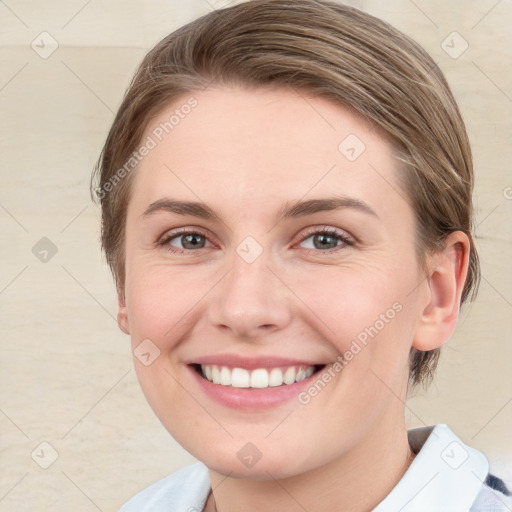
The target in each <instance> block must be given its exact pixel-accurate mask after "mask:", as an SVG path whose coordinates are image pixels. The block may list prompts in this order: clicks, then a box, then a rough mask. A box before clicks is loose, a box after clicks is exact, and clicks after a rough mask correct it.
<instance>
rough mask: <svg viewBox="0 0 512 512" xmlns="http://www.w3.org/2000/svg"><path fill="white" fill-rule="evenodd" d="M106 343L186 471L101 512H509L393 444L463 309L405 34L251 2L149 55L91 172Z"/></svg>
mask: <svg viewBox="0 0 512 512" xmlns="http://www.w3.org/2000/svg"><path fill="white" fill-rule="evenodd" d="M98 175H99V183H98V186H97V188H96V195H97V196H98V197H99V198H100V199H101V206H102V244H103V247H104V250H105V253H106V256H107V260H108V262H109V264H110V265H111V268H112V271H113V273H114V276H115V278H116V283H117V290H118V298H119V313H118V321H119V326H120V328H121V329H122V330H123V331H124V332H125V333H127V334H129V335H130V336H131V339H132V346H133V350H134V355H135V357H136V361H135V364H136V370H137V375H138V378H139V381H140V384H141V387H142V389H143V391H144V394H145V396H146V398H147V400H148V402H149V403H150V405H151V407H152V408H153V410H154V411H155V413H156V414H157V416H158V417H159V419H160V420H161V422H162V423H163V425H164V426H165V427H166V428H167V430H168V431H169V432H170V434H171V435H172V436H173V437H174V438H175V439H176V440H177V441H178V442H179V443H180V444H181V445H182V446H183V447H184V448H185V449H186V450H187V451H189V452H190V453H191V454H192V455H194V456H195V457H196V458H197V459H198V460H199V461H201V462H199V463H197V464H195V465H193V466H189V467H187V468H184V469H182V470H181V471H179V472H177V473H175V474H173V475H170V476H169V477H168V478H166V479H164V480H162V481H160V482H158V483H156V484H154V485H153V486H151V487H149V488H148V489H146V490H144V491H142V492H141V493H139V494H138V495H137V496H135V497H134V498H133V499H132V500H130V501H129V502H128V503H127V504H126V505H125V506H124V507H123V508H122V510H123V511H131V510H137V511H141V510H152V511H153V510H154V511H157V510H158V511H163V510H169V511H170V510H183V511H185V510H188V511H193V510H197V511H199V510H204V511H207V512H210V511H214V510H217V511H218V512H227V511H231V510H237V511H244V512H249V511H253V510H254V511H256V510H258V511H260V510H273V511H277V512H280V511H295V510H297V511H298V510H309V511H316V510H327V511H335V510H347V511H348V510H353V511H367V510H376V511H379V512H383V511H388V510H389V511H397V510H402V511H418V510H436V511H441V510H445V511H459V510H460V511H468V510H471V511H473V512H475V511H483V510H509V509H510V507H511V506H512V500H511V498H510V494H509V493H508V490H507V488H506V485H505V484H504V482H503V481H501V480H500V479H499V478H497V477H496V476H494V475H492V474H491V473H490V470H489V464H488V461H487V459H486V458H485V456H484V455H483V454H481V453H480V452H478V451H477V450H474V449H473V448H471V447H468V446H466V445H465V444H464V443H463V442H462V441H461V440H460V439H458V438H457V436H456V435H455V434H454V433H453V432H452V431H451V430H450V429H449V428H448V427H447V426H446V425H436V426H435V427H425V428H421V429H414V430H411V431H407V430H406V427H405V420H404V408H405V399H406V396H407V391H408V388H409V386H410V385H411V386H414V385H418V384H420V383H422V382H423V383H426V382H428V380H429V378H430V377H431V376H432V373H433V371H434V369H435V366H436V363H437V359H438V356H439V349H440V347H441V345H443V343H444V342H446V341H447V339H448V338H449V337H450V335H451V334H452V333H453V331H454V329H455V327H456V324H457V320H458V315H459V309H460V306H461V304H463V303H464V302H465V301H467V300H469V299H470V298H471V297H473V296H474V294H475V293H476V289H477V285H478V279H479V265H478V257H477V253H476V251H475V247H474V243H473V238H472V233H471V225H472V203H471V192H472V186H473V170H472V160H471V150H470V147H469V143H468V138H467V135H466V131H465V127H464V123H463V121H462V118H461V115H460V112H459V109H458V107H457V104H456V102H455V100H454V98H453V96H452V93H451V92H450V90H449V87H448V85H447V83H446V80H445V79H444V77H443V75H442V73H441V71H440V70H439V68H438V67H437V66H436V64H435V63H434V62H433V60H432V59H431V58H430V57H429V56H428V55H427V54H426V53H425V51H424V50H423V49H421V48H420V47H419V46H418V45H417V44H416V43H415V42H413V41H412V40H411V39H409V38H408V37H406V36H405V35H403V34H402V33H400V32H399V31H397V30H396V29H394V28H392V27H390V26H389V25H388V24H386V23H385V22H383V21H380V20H378V19H376V18H374V17H372V16H370V15H368V14H364V13H362V12H360V11H358V10H356V9H353V8H349V7H346V6H342V5H338V4H336V3H334V2H328V1H313V0H301V1H295V2H292V1H287V0H254V1H251V2H248V3H245V4H241V5H237V6H234V7H231V8H228V9H224V10H220V11H216V12H212V13H210V14H208V15H206V16H203V17H202V18H200V19H198V20H196V21H194V22H192V23H190V24H188V25H186V26H184V27H182V28H181V29H179V30H178V31H176V32H174V33H172V34H171V35H169V36H168V37H166V38H165V39H164V40H162V41H161V42H160V43H159V44H158V45H157V46H156V47H155V48H154V49H153V50H151V51H150V52H149V54H148V55H147V56H146V58H145V59H144V61H143V62H142V64H141V66H140V68H139V70H138V71H137V73H136V75H135V77H134V79H133V81H132V83H131V85H130V87H129V89H128V91H127V93H126V95H125V98H124V100H123V103H122V105H121V107H120V109H119V112H118V114H117V116H116V119H115V121H114V124H113V126H112V128H111V130H110V133H109V135H108V138H107V141H106V144H105V147H104V149H103V153H102V156H101V158H100V161H99V165H98Z"/></svg>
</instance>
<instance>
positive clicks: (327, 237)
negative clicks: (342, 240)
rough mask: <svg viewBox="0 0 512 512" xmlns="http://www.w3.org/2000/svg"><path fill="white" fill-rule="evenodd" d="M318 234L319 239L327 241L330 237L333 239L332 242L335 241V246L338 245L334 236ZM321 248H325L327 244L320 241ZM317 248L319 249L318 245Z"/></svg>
mask: <svg viewBox="0 0 512 512" xmlns="http://www.w3.org/2000/svg"><path fill="white" fill-rule="evenodd" d="M317 236H318V238H317V240H322V241H324V242H325V240H326V239H327V240H329V239H330V240H331V244H332V243H334V247H336V240H334V238H333V237H332V236H330V235H325V234H320V235H317ZM327 244H329V241H327ZM315 246H316V244H315ZM320 248H325V244H324V243H322V242H321V243H320ZM317 249H318V247H317Z"/></svg>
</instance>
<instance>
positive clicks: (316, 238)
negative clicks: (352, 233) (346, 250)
mask: <svg viewBox="0 0 512 512" xmlns="http://www.w3.org/2000/svg"><path fill="white" fill-rule="evenodd" d="M310 239H311V244H310V247H306V249H310V250H315V249H319V250H320V251H321V252H331V251H335V250H337V248H339V247H344V246H352V245H354V242H353V241H352V240H351V239H350V238H349V237H348V235H347V234H346V233H344V232H342V231H338V230H337V229H334V228H323V229H316V230H311V231H309V232H308V233H306V235H305V236H303V237H302V239H301V242H300V243H304V242H306V241H308V240H310Z"/></svg>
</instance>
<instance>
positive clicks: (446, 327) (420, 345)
mask: <svg viewBox="0 0 512 512" xmlns="http://www.w3.org/2000/svg"><path fill="white" fill-rule="evenodd" d="M470 250H471V246H470V243H469V239H468V237H467V235H466V234H465V233H463V232H462V231H455V232H453V233H450V234H449V235H448V236H447V238H446V240H445V244H444V249H443V250H441V251H438V252H436V253H434V254H433V255H432V256H431V257H430V258H429V261H428V268H429V273H428V276H427V278H426V280H425V282H424V286H425V287H426V292H427V293H426V297H427V300H426V304H425V306H424V309H423V313H422V316H421V318H420V319H419V322H418V326H417V329H416V334H415V337H414V342H413V344H412V346H413V347H414V348H416V349H417V350H420V351H427V350H433V349H435V348H438V347H440V346H441V345H443V343H445V342H446V341H447V340H448V339H449V338H450V336H451V335H452V334H453V332H454V331H455V327H456V326H457V321H458V319H459V310H460V298H461V295H462V290H463V289H464V283H465V282H466V276H467V273H468V268H469V254H470Z"/></svg>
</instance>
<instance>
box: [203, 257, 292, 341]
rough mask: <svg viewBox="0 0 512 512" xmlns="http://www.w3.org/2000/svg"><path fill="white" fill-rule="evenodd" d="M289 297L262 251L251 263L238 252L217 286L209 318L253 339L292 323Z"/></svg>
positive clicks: (230, 331)
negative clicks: (231, 265)
mask: <svg viewBox="0 0 512 512" xmlns="http://www.w3.org/2000/svg"><path fill="white" fill-rule="evenodd" d="M289 298H290V294H289V291H288V289H287V288H286V286H285V285H284V284H283V282H282V281H281V280H280V278H278V276H277V275H276V273H275V271H273V270H271V269H270V268H269V266H268V262H267V260H266V258H264V257H263V255H261V256H260V257H259V258H258V259H257V260H256V261H253V262H252V263H247V262H246V261H244V260H243V259H242V258H240V257H239V256H238V255H235V257H234V264H233V268H232V270H231V271H230V272H229V273H228V274H227V275H226V276H225V277H224V278H223V279H222V281H221V282H220V283H219V285H218V286H216V294H215V296H214V298H213V302H212V303H210V307H209V319H210V322H211V323H212V324H213V325H214V327H215V328H216V329H221V330H223V331H225V333H228V334H231V335H232V336H233V337H237V338H245V339H246V341H250V340H252V339H255V338H260V337H264V336H267V335H268V334H270V333H272V332H274V331H276V330H280V329H283V328H285V327H286V326H287V325H288V324H289V322H290V319H291V311H290V307H291V304H290V301H289Z"/></svg>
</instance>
